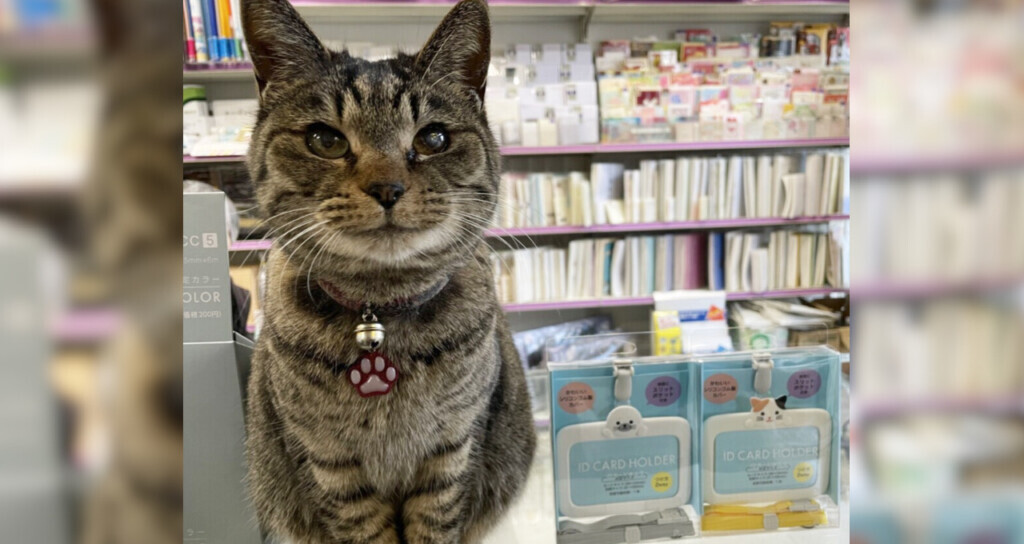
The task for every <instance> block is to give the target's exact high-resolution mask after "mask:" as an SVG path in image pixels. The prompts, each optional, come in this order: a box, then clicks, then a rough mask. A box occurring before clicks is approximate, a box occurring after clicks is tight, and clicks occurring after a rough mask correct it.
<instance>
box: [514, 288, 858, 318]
mask: <svg viewBox="0 0 1024 544" xmlns="http://www.w3.org/2000/svg"><path fill="white" fill-rule="evenodd" d="M848 292H849V290H848V289H842V288H833V287H816V288H810V289H781V290H775V291H740V292H734V293H726V295H725V299H726V300H753V299H765V298H790V297H814V296H831V295H845V294H847V293H848ZM653 305H654V297H653V296H651V297H625V298H595V299H587V300H565V301H557V302H513V303H508V304H502V305H501V307H502V308H503V309H504V310H505V311H506V312H539V311H549V310H578V309H584V308H611V307H619V306H653Z"/></svg>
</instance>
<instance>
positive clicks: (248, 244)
mask: <svg viewBox="0 0 1024 544" xmlns="http://www.w3.org/2000/svg"><path fill="white" fill-rule="evenodd" d="M273 244H274V240H273V239H261V240H239V241H237V242H234V243H232V244H231V247H230V248H229V249H230V251H265V250H268V249H270V246H272V245H273Z"/></svg>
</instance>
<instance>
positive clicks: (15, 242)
mask: <svg viewBox="0 0 1024 544" xmlns="http://www.w3.org/2000/svg"><path fill="white" fill-rule="evenodd" d="M55 256H56V255H55V252H54V249H53V247H52V246H51V245H50V244H49V243H48V242H47V241H46V239H45V237H44V236H42V235H41V234H39V233H38V232H34V231H33V230H29V229H27V228H24V227H20V226H16V225H14V224H12V223H10V222H9V221H8V220H4V219H3V218H0V345H2V346H4V349H3V356H2V361H3V363H2V366H3V379H0V429H3V432H2V433H0V531H2V532H3V534H4V540H5V541H11V542H53V543H63V542H68V536H69V532H70V517H69V513H70V512H69V511H68V499H69V498H70V491H71V489H70V486H69V485H68V482H67V480H66V478H65V476H66V473H65V470H64V468H63V463H62V459H61V456H60V425H59V423H60V419H59V417H58V410H57V403H56V399H55V398H54V395H53V393H52V391H51V390H50V387H49V384H48V383H47V371H46V364H47V363H48V362H49V359H50V357H51V355H52V346H51V343H50V339H49V337H48V334H47V332H48V331H47V325H48V324H49V323H50V320H52V319H53V318H54V317H55V315H56V310H57V308H56V307H55V305H54V304H52V301H53V300H54V298H55V297H54V295H55V291H56V290H57V289H58V285H57V282H56V281H55V280H56V277H57V276H56V274H55V273H56V270H55V268H56V262H55ZM48 301H51V303H47V302H48Z"/></svg>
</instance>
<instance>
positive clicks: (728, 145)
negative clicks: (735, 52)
mask: <svg viewBox="0 0 1024 544" xmlns="http://www.w3.org/2000/svg"><path fill="white" fill-rule="evenodd" d="M844 145H850V139H849V138H810V139H806V140H736V141H725V142H665V143H654V144H588V145H561V146H551V147H503V148H501V154H502V155H503V156H506V157H513V156H522V155H582V154H605V153H650V152H656V151H716V150H722V149H764V148H786V147H830V146H844ZM242 160H244V157H243V156H241V155H224V156H216V157H193V156H191V155H184V156H182V158H181V162H183V163H185V164H190V163H216V162H222V163H226V162H241V161H242Z"/></svg>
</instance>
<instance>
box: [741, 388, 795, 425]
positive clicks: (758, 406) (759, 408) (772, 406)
mask: <svg viewBox="0 0 1024 544" xmlns="http://www.w3.org/2000/svg"><path fill="white" fill-rule="evenodd" d="M750 409H751V411H752V412H753V413H754V415H755V417H754V419H755V420H756V421H757V422H758V423H775V422H776V421H780V420H782V418H783V417H784V415H785V412H786V396H785V395H783V396H781V397H779V398H777V399H773V398H765V399H761V398H757V397H752V398H751V399H750Z"/></svg>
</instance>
